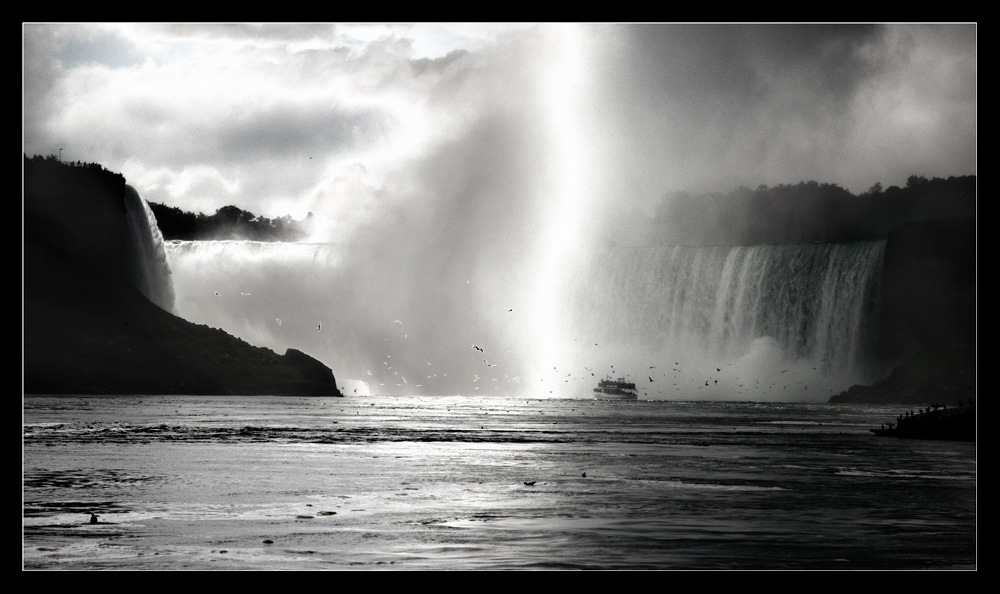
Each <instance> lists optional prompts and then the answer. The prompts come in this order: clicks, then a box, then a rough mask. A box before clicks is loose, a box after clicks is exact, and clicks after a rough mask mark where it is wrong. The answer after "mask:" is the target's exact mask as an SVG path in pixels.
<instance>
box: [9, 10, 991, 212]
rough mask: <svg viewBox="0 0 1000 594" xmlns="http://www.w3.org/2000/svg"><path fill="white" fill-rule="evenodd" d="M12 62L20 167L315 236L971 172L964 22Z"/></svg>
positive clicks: (457, 32) (364, 30) (392, 37)
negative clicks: (519, 207)
mask: <svg viewBox="0 0 1000 594" xmlns="http://www.w3.org/2000/svg"><path fill="white" fill-rule="evenodd" d="M23 48H24V152H26V153H27V154H29V155H32V154H51V153H56V152H58V150H59V148H62V149H63V153H62V154H63V157H64V158H65V159H67V160H84V161H97V162H100V163H102V164H103V165H105V166H106V167H108V168H110V169H112V170H116V171H120V172H122V173H123V174H124V175H125V176H126V178H127V179H128V182H129V183H130V184H131V185H133V186H134V187H135V188H136V189H137V190H138V191H139V192H140V194H141V195H142V196H143V197H145V198H146V199H147V200H151V201H157V202H164V203H167V204H170V205H173V206H179V207H183V208H186V209H191V210H199V211H204V212H214V210H215V209H216V208H218V207H220V206H223V205H225V204H236V205H238V206H240V207H242V208H246V209H250V210H252V211H254V212H255V213H258V214H264V215H268V216H276V215H284V214H291V215H293V216H296V217H298V216H303V215H304V214H305V213H306V212H307V211H314V212H316V213H317V214H323V215H325V216H326V217H327V219H328V220H330V221H335V223H331V225H333V226H334V229H332V231H334V232H350V231H351V230H353V229H354V228H356V227H357V226H358V225H363V224H364V223H365V221H367V220H371V219H372V218H373V217H375V218H377V217H379V216H384V209H385V208H387V205H393V204H396V203H398V202H413V201H418V200H421V199H424V200H427V199H428V198H427V195H428V194H435V193H438V192H440V190H441V189H442V188H444V189H445V191H449V190H450V189H453V188H452V186H454V185H456V184H457V185H467V186H468V185H475V184H492V185H493V186H494V187H495V188H496V190H497V195H498V196H500V195H503V194H504V193H517V192H522V193H523V192H527V191H529V187H528V186H532V187H534V189H535V190H536V191H540V192H541V193H543V194H552V195H555V194H558V193H560V192H564V193H565V192H571V193H573V194H574V196H571V197H568V198H564V201H566V204H570V203H575V204H580V205H584V206H587V207H590V206H594V205H597V206H605V207H607V206H608V205H613V207H615V208H618V207H621V206H622V205H625V204H627V205H630V206H636V205H637V206H639V207H641V208H648V207H649V205H650V204H652V203H654V202H655V201H657V200H659V199H660V198H661V197H662V196H663V195H664V194H665V193H667V192H671V191H677V190H681V191H687V192H691V193H695V192H703V191H722V192H728V191H730V190H732V189H734V188H735V187H736V186H738V185H746V186H749V187H756V186H757V185H759V184H762V183H763V184H769V185H774V184H778V183H796V182H798V181H802V180H812V179H814V180H816V181H820V182H829V183H838V184H840V185H842V186H844V187H847V188H848V189H850V190H852V191H854V192H861V191H863V190H865V189H866V188H867V187H869V186H870V185H872V184H873V183H874V182H876V181H881V182H882V184H883V185H884V186H889V185H893V184H896V185H902V184H903V183H904V182H905V179H906V177H907V176H908V175H910V174H914V173H915V174H921V175H925V176H928V177H929V176H948V175H965V174H974V173H976V128H977V110H976V82H977V54H976V27H975V26H974V25H893V26H857V25H843V26H825V25H803V26H786V25H756V26H743V25H587V24H577V25H568V26H567V25H557V24H541V25H532V24H516V25H501V24H478V25H477V24H448V25H436V24H397V25H379V24H364V25H341V24H334V25H319V24H309V25H296V24H274V25H247V24H207V25H201V24H174V25H171V24H82V25H74V24H57V25H53V24H25V25H24V26H23ZM511 151H514V152H515V153H518V154H529V155H530V159H526V160H522V159H518V158H513V159H511V158H509V157H510V154H511ZM456 155H459V156H461V159H456ZM457 161H463V162H462V163H461V164H460V165H459V166H456V165H455V163H456V162H457ZM489 163H494V164H495V165H494V167H493V168H492V169H491V168H490V167H489V165H488V164H489ZM504 167H507V169H503V168H504ZM470 170H471V171H472V173H470ZM484 171H485V172H484ZM539 188H541V189H539ZM555 200H558V198H557V199H555ZM589 210H593V209H589Z"/></svg>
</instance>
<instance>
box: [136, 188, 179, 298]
mask: <svg viewBox="0 0 1000 594" xmlns="http://www.w3.org/2000/svg"><path fill="white" fill-rule="evenodd" d="M125 210H126V215H125V219H126V225H125V228H126V230H127V233H128V239H129V246H130V250H129V262H130V265H131V269H132V282H133V283H135V286H136V287H138V289H139V291H141V292H142V294H143V295H145V296H146V298H147V299H149V300H150V301H152V302H153V303H155V304H156V305H158V306H160V307H161V308H162V309H165V310H166V311H169V312H171V313H176V312H175V311H174V286H173V280H172V279H171V272H170V265H169V264H168V262H167V253H166V250H165V249H164V241H163V235H162V234H161V233H160V228H159V227H157V225H156V217H155V216H154V215H153V211H152V210H150V208H149V205H148V204H146V201H145V200H143V199H142V197H141V196H139V193H138V192H136V191H135V188H133V187H132V186H128V185H126V186H125Z"/></svg>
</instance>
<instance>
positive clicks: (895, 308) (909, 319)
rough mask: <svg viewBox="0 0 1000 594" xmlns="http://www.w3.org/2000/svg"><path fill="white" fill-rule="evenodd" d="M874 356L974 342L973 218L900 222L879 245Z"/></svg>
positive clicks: (894, 358) (890, 357) (890, 359)
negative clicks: (879, 300)
mask: <svg viewBox="0 0 1000 594" xmlns="http://www.w3.org/2000/svg"><path fill="white" fill-rule="evenodd" d="M881 291H882V304H881V316H880V328H879V347H878V348H879V358H880V359H881V360H882V361H884V362H887V363H890V364H896V363H898V362H900V361H902V360H904V359H906V358H909V357H911V356H913V355H914V354H916V353H918V352H921V351H925V350H928V349H936V348H942V347H943V346H945V345H950V344H958V345H973V344H975V340H976V220H975V219H974V218H967V219H958V220H951V221H930V222H922V223H906V224H904V225H902V226H901V227H900V228H899V229H897V230H895V231H893V232H892V233H890V234H889V238H888V240H887V241H886V246H885V260H884V264H883V276H882V289H881Z"/></svg>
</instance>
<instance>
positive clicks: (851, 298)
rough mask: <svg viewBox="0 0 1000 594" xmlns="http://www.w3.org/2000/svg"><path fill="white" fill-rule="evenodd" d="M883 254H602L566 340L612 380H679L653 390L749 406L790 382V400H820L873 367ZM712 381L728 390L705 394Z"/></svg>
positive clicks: (831, 249)
mask: <svg viewBox="0 0 1000 594" xmlns="http://www.w3.org/2000/svg"><path fill="white" fill-rule="evenodd" d="M884 248H885V242H884V241H873V242H857V243H845V244H793V245H757V246H740V247H657V248H624V247H623V248H612V249H608V250H605V251H603V252H600V253H599V254H598V255H597V256H596V257H595V258H594V260H593V261H592V262H591V265H590V266H589V267H588V272H587V274H585V275H584V276H583V277H581V278H580V279H578V282H577V285H576V288H575V290H574V291H573V295H572V297H571V299H570V303H569V306H568V308H567V309H568V313H567V319H566V331H567V332H572V333H574V335H576V336H581V337H583V336H585V337H586V338H587V342H586V344H587V346H588V347H590V351H591V353H590V355H591V357H592V352H593V351H594V347H597V346H600V347H601V350H602V353H603V358H608V360H609V361H611V362H612V363H614V361H615V360H619V361H621V363H619V364H618V365H619V366H618V367H617V368H616V371H620V370H622V369H629V370H630V371H631V372H632V374H633V375H635V376H638V377H640V378H642V379H644V380H645V379H646V378H644V377H643V376H648V378H649V380H651V381H650V382H648V383H657V381H656V378H655V377H654V374H653V373H651V372H650V370H653V369H657V370H660V369H663V368H666V369H667V370H669V371H674V370H677V369H680V370H681V371H680V372H676V373H674V374H673V375H671V374H670V373H669V372H668V373H666V374H663V373H661V379H666V378H673V379H677V378H678V377H681V376H680V375H678V374H683V378H682V382H683V384H684V385H685V386H686V387H687V388H688V389H690V388H691V387H697V388H701V389H704V390H705V393H706V394H707V393H713V394H714V395H715V396H717V397H734V395H736V394H737V393H738V394H739V395H740V396H741V397H747V398H751V397H753V396H756V395H755V394H747V393H746V388H748V387H750V386H754V387H756V386H760V385H763V384H765V383H766V384H767V386H768V388H769V389H771V390H772V392H771V394H772V395H773V390H774V389H776V388H777V389H781V390H788V389H789V387H790V386H789V384H788V380H789V379H791V378H795V380H794V382H793V384H792V385H796V384H795V382H798V384H799V385H798V386H797V388H798V389H797V390H796V391H795V397H796V398H798V399H802V398H805V399H817V398H818V397H819V396H820V394H818V393H817V390H818V389H820V388H822V389H823V391H824V392H827V394H826V395H827V396H828V395H829V392H830V391H831V390H836V386H840V385H842V384H843V382H847V381H855V380H861V379H862V378H864V376H865V374H866V370H867V366H868V365H869V363H870V361H871V360H872V359H873V355H874V349H875V346H876V342H877V333H876V328H877V316H878V291H879V284H880V278H881V270H882V256H883V251H884ZM591 345H593V346H591ZM576 350H577V357H576V359H578V360H580V359H583V360H585V358H582V357H580V356H579V350H580V349H576ZM637 358H638V359H640V360H641V361H640V362H641V363H642V365H636V363H637V362H636V361H635V359H637ZM682 360H683V361H682ZM646 363H649V364H648V365H646ZM726 367H729V368H731V369H729V370H728V371H730V372H731V373H729V374H728V375H727V374H726V371H727V370H726V369H725V368H726ZM779 367H780V369H779ZM737 373H739V374H740V375H737ZM723 377H724V378H725V380H726V386H727V387H728V389H727V390H722V389H721V388H719V387H718V386H719V384H717V383H716V381H719V382H720V383H721V380H722V378H723ZM737 377H741V378H742V380H736V379H735V378H737ZM748 382H749V385H748ZM667 383H669V385H670V386H671V387H673V386H675V385H677V383H675V382H674V381H669V382H667ZM706 383H707V384H708V385H706ZM741 383H742V386H741ZM778 384H781V385H778ZM656 387H657V388H660V387H661V386H660V385H657V386H656ZM810 387H811V389H813V394H807V393H806V392H807V391H808V389H810ZM735 388H741V390H736V389H735ZM677 391H680V392H683V390H677ZM661 392H662V390H661ZM663 395H664V396H666V394H665V393H664V394H663ZM779 396H780V395H779Z"/></svg>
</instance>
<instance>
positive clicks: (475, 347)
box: [472, 345, 486, 353]
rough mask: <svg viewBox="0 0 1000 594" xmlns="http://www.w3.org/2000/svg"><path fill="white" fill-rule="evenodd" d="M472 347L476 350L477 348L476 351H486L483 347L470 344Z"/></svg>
mask: <svg viewBox="0 0 1000 594" xmlns="http://www.w3.org/2000/svg"><path fill="white" fill-rule="evenodd" d="M472 348H474V349H476V350H477V351H479V352H480V353H485V352H486V351H484V350H483V349H481V348H479V347H477V346H476V345H472Z"/></svg>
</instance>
